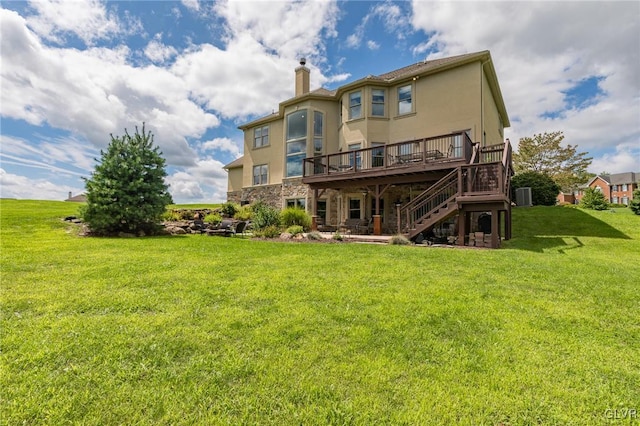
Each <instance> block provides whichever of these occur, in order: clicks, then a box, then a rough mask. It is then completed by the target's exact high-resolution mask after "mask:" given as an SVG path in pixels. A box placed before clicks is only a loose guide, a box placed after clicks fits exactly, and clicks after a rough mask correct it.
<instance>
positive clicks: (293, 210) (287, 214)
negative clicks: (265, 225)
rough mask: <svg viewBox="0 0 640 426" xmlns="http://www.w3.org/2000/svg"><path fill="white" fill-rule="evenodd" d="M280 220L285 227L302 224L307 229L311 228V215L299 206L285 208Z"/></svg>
mask: <svg viewBox="0 0 640 426" xmlns="http://www.w3.org/2000/svg"><path fill="white" fill-rule="evenodd" d="M280 221H281V223H282V225H283V226H284V227H285V228H286V227H289V226H294V225H298V226H301V227H302V228H304V229H305V230H309V228H311V216H309V215H308V214H307V212H306V211H304V210H303V209H301V208H298V207H287V208H286V209H284V210H283V211H282V212H281V213H280Z"/></svg>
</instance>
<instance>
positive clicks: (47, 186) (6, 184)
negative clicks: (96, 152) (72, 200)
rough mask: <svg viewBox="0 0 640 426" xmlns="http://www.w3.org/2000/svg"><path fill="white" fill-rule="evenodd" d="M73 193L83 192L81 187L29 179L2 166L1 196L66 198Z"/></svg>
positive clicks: (46, 198)
mask: <svg viewBox="0 0 640 426" xmlns="http://www.w3.org/2000/svg"><path fill="white" fill-rule="evenodd" d="M69 192H71V193H74V194H75V193H79V192H82V189H81V188H77V187H72V186H68V185H58V184H54V183H52V182H50V181H48V180H46V179H29V178H26V177H25V176H20V175H15V174H12V173H8V172H6V171H5V170H4V169H2V168H0V197H2V198H18V199H26V200H60V201H63V200H66V199H67V197H68V196H69Z"/></svg>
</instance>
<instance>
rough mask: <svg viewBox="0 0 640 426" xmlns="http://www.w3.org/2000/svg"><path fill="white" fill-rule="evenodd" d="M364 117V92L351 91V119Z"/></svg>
mask: <svg viewBox="0 0 640 426" xmlns="http://www.w3.org/2000/svg"><path fill="white" fill-rule="evenodd" d="M360 117H362V92H361V91H359V90H358V91H357V92H352V93H349V120H353V119H356V118H360Z"/></svg>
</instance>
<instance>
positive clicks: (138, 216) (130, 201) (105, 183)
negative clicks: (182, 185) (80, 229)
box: [80, 124, 172, 235]
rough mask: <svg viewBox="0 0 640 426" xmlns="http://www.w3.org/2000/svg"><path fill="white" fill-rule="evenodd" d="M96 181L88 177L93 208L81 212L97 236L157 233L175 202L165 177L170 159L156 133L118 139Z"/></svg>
mask: <svg viewBox="0 0 640 426" xmlns="http://www.w3.org/2000/svg"><path fill="white" fill-rule="evenodd" d="M100 154H101V158H100V160H99V163H98V165H96V167H95V170H94V172H93V173H92V174H91V177H90V178H86V179H85V185H86V189H87V191H86V193H87V204H86V205H85V206H83V207H82V208H81V211H80V214H81V216H82V217H83V220H84V222H86V223H87V225H88V226H89V229H91V232H93V233H95V234H97V235H114V234H117V233H119V232H126V233H138V234H141V233H154V232H155V231H156V230H157V228H158V226H157V224H158V222H160V220H161V217H162V215H163V214H164V213H165V212H166V207H167V205H168V204H171V203H172V200H171V195H170V194H169V187H168V186H167V184H166V183H165V181H164V179H165V177H166V176H167V173H166V171H165V160H164V158H162V153H161V152H160V150H159V148H158V147H157V146H154V145H153V134H152V133H151V132H149V133H146V132H145V128H144V124H143V125H142V133H139V132H138V128H137V127H136V133H135V134H134V135H133V136H131V135H129V133H128V132H127V130H126V129H125V135H124V136H122V137H114V136H113V135H111V142H110V143H109V146H108V147H107V150H106V151H101V152H100Z"/></svg>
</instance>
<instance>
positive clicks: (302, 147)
mask: <svg viewBox="0 0 640 426" xmlns="http://www.w3.org/2000/svg"><path fill="white" fill-rule="evenodd" d="M306 154H307V110H306V109H302V110H300V111H296V112H294V113H292V114H289V115H288V116H287V152H286V157H287V173H286V176H287V177H292V176H302V161H303V160H304V158H305V157H306Z"/></svg>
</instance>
